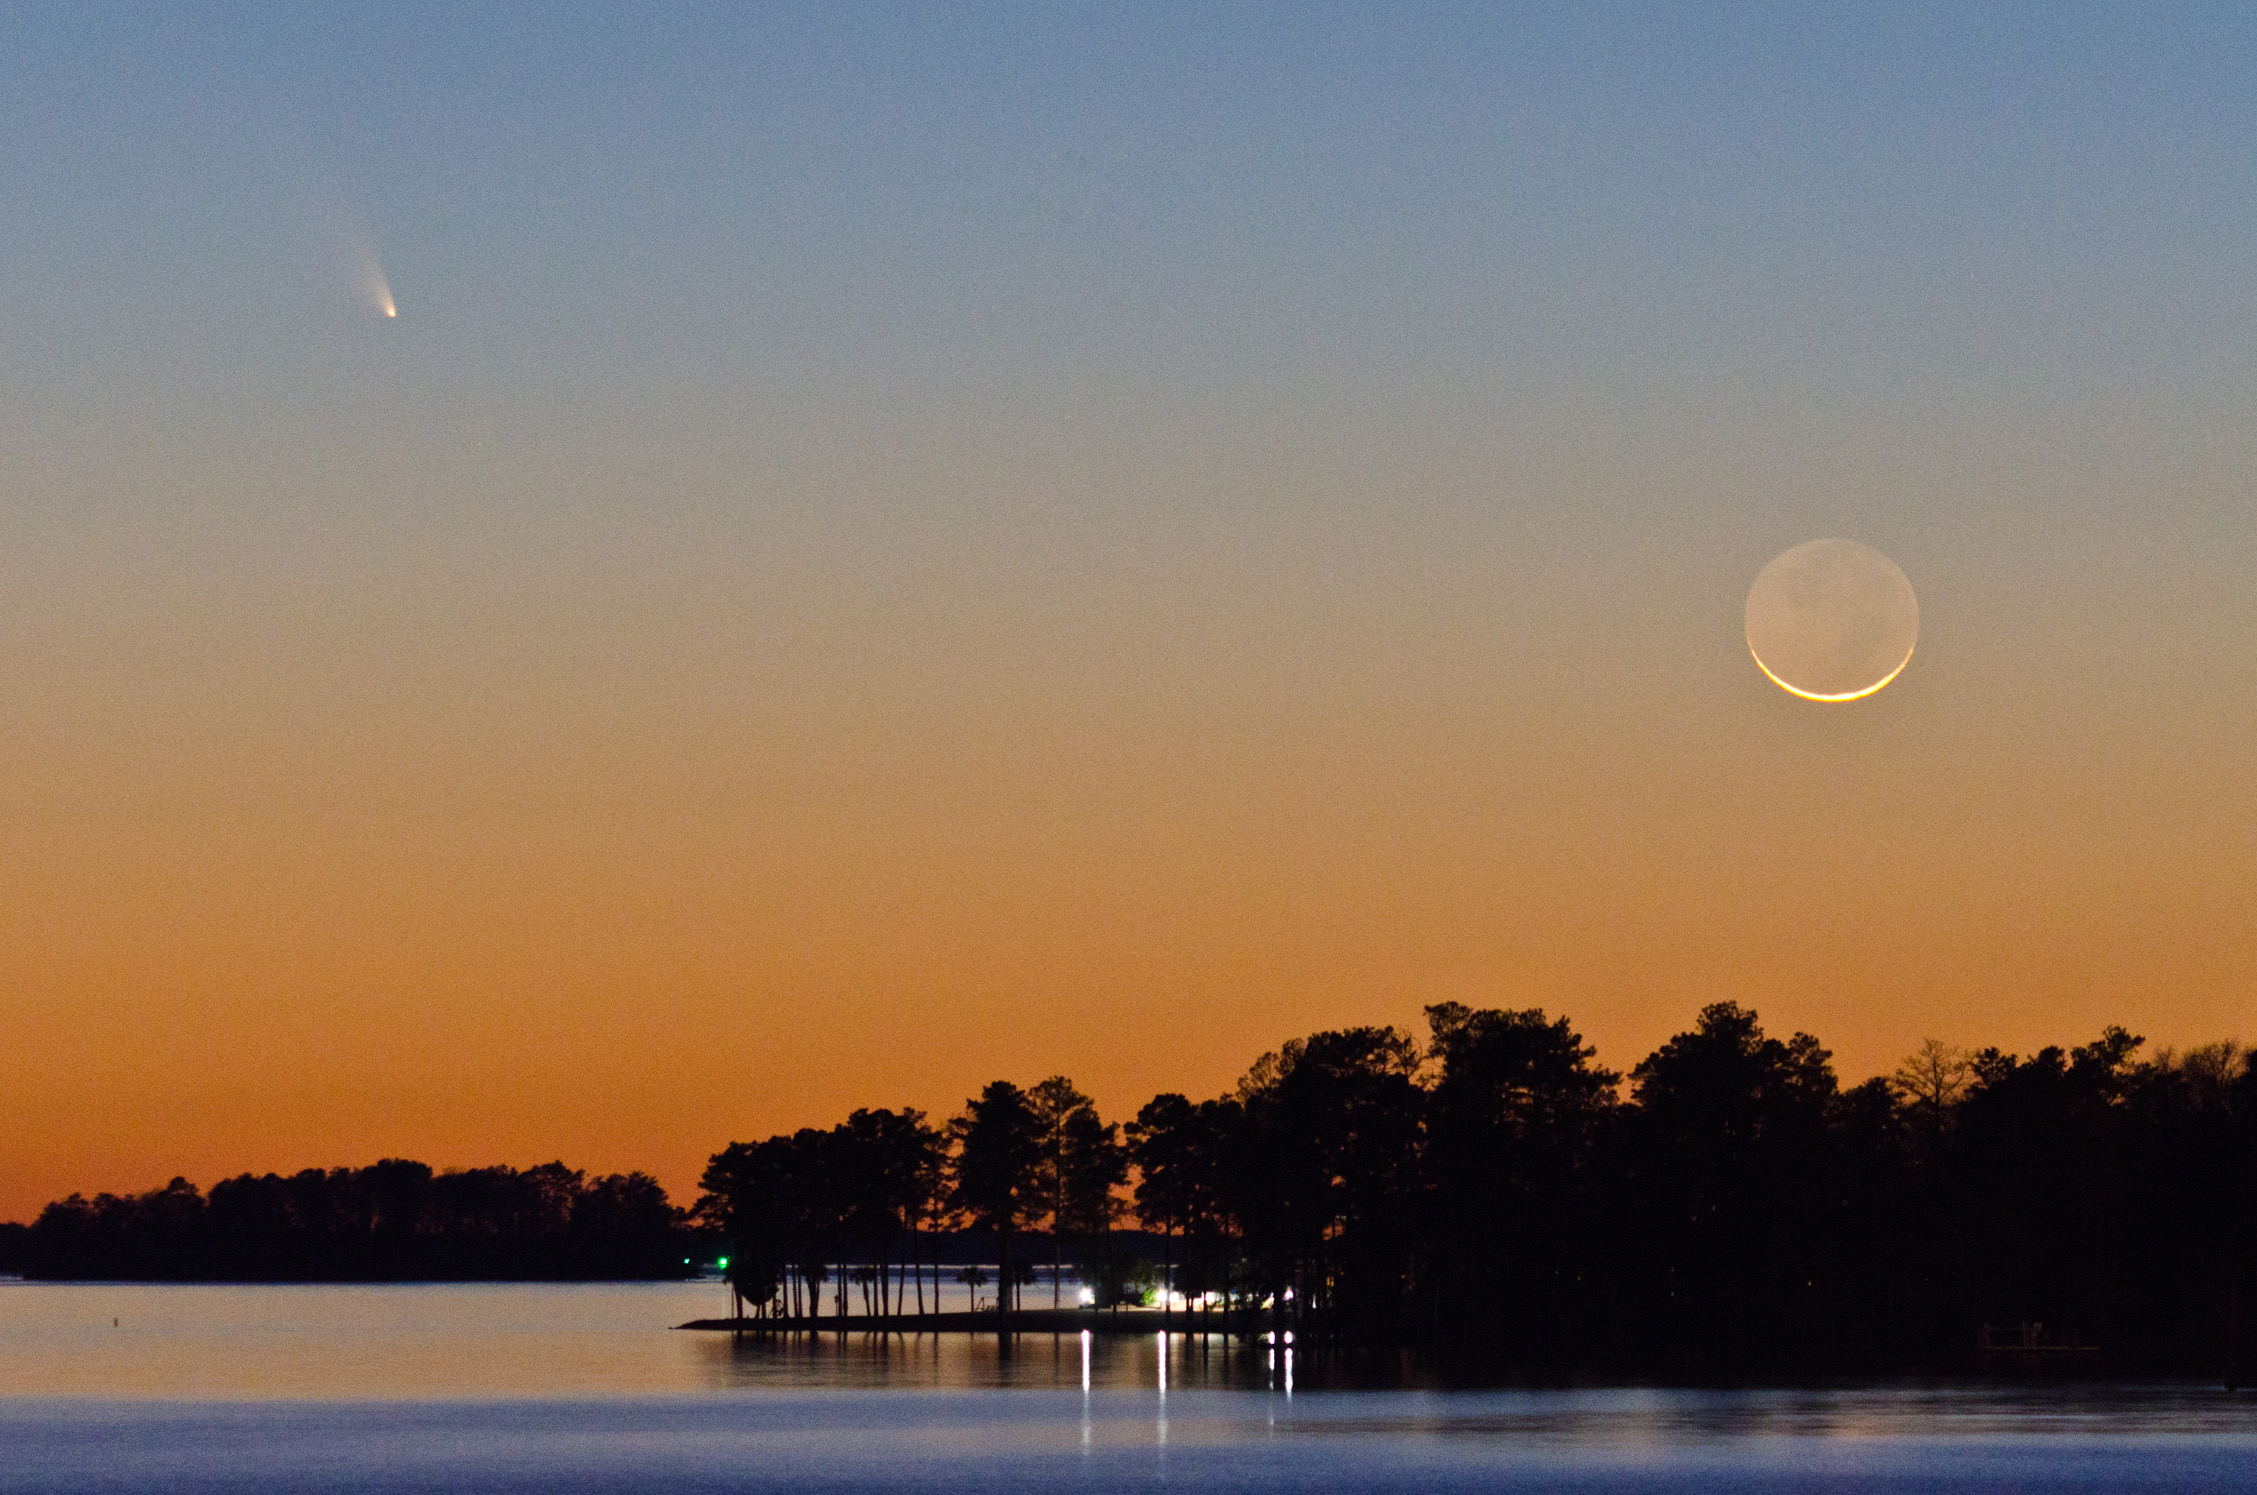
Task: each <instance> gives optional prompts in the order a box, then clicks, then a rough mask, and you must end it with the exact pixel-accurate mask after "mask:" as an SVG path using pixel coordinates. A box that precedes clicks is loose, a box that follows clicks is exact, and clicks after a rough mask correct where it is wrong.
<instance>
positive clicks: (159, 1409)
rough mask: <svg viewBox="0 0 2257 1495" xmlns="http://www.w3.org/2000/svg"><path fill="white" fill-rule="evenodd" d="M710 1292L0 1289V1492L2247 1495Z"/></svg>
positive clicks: (2044, 1411) (2096, 1453)
mask: <svg viewBox="0 0 2257 1495" xmlns="http://www.w3.org/2000/svg"><path fill="white" fill-rule="evenodd" d="M719 1302H720V1289H719V1288H718V1287H716V1286H713V1285H711V1284H684V1285H665V1286H635V1287H609V1286H602V1287H581V1286H566V1287H524V1286H501V1287H493V1286H462V1287H280V1288H212V1287H99V1286H95V1287H84V1286H68V1287H65V1286H44V1285H0V1491H31V1490H41V1491H44V1490H142V1489H181V1490H199V1491H224V1490H254V1489H255V1490H260V1491H347V1490H351V1491H362V1490H368V1491H373V1490H460V1489H475V1490H511V1491H514V1490H562V1491H595V1490H722V1489H779V1490H782V1489H791V1490H803V1491H804V1490H823V1489H850V1488H851V1489H888V1490H890V1489H900V1490H910V1489H916V1490H925V1491H933V1490H941V1491H949V1490H975V1489H1027V1490H1034V1489H1059V1488H1069V1487H1070V1488H1083V1489H1101V1490H1130V1489H1144V1488H1148V1487H1150V1488H1157V1487H1161V1486H1179V1485H1180V1486H1197V1487H1200V1488H1214V1489H1226V1490H1285V1489H1305V1488H1317V1487H1321V1488H1328V1489H1344V1490H1422V1491H1433V1490H1445V1491H1447V1490H1458V1489H1475V1488H1479V1489H1506V1490H1522V1489H1529V1490H1533V1489H1561V1490H1624V1489H1627V1490H1653V1491H1671V1490H1688V1491H1690V1490H1699V1491H1710V1490H1717V1491H1721V1490H1742V1489H1758V1490H1806V1489H1807V1490H1818V1489H1825V1490H1933V1489H1947V1490H1970V1491H1973V1490H2137V1489H2153V1490H2215V1491H2226V1490H2248V1491H2253V1492H2257V1398H2250V1397H2243V1398H2241V1399H2239V1400H2236V1399H2233V1398H2228V1397H2226V1396H2224V1395H2222V1394H2220V1393H2218V1392H2216V1391H2214V1390H2210V1389H2206V1388H2198V1387H2178V1388H2174V1387H2137V1388H2094V1387H2064V1388H2050V1389H2028V1388H2025V1389H2008V1388H1981V1387H1885V1388H1874V1389H1863V1390H1849V1391H1822V1392H1821V1391H1776V1392H1685V1391H1651V1390H1593V1391H1569V1392H1465V1391H1451V1392H1440V1391H1382V1392H1369V1391H1367V1392H1340V1391H1325V1392H1318V1391H1313V1390H1311V1389H1310V1387H1309V1384H1308V1379H1309V1378H1308V1376H1307V1375H1306V1368H1305V1367H1304V1368H1302V1370H1303V1373H1302V1374H1300V1375H1299V1376H1297V1377H1293V1378H1292V1379H1291V1380H1290V1381H1289V1379H1288V1377H1289V1373H1290V1372H1291V1370H1292V1367H1290V1365H1289V1364H1288V1363H1286V1362H1285V1361H1284V1359H1283V1358H1282V1356H1280V1355H1276V1354H1270V1353H1265V1352H1251V1353H1243V1354H1238V1355H1230V1354H1225V1353H1223V1352H1221V1351H1220V1350H1219V1349H1218V1348H1217V1347H1215V1346H1212V1345H1207V1344H1204V1343H1202V1342H1200V1341H1196V1340H1187V1339H1185V1338H1183V1337H1181V1336H1177V1337H1176V1338H1175V1339H1173V1340H1171V1341H1170V1342H1169V1344H1168V1346H1167V1347H1166V1350H1165V1352H1164V1353H1163V1349H1162V1345H1161V1343H1160V1341H1159V1339H1158V1338H1157V1336H1152V1337H1143V1336H1139V1337H1135V1338H1126V1339H1111V1338H1092V1339H1089V1340H1086V1341H1085V1340H1083V1339H1081V1338H1080V1337H1079V1336H1060V1337H1057V1338H1055V1339H1053V1338H1051V1337H1048V1336H1044V1337H1040V1338H1031V1337H1030V1338H1028V1339H1025V1340H1022V1341H1021V1342H1020V1344H1019V1346H1018V1348H1017V1350H1016V1352H1015V1353H1013V1354H1010V1355H1008V1356H1005V1355H1000V1354H999V1353H998V1352H997V1347H996V1344H995V1342H994V1340H993V1339H978V1340H974V1339H968V1338H950V1339H945V1340H938V1341H936V1340H933V1339H929V1338H928V1339H924V1340H895V1341H892V1342H890V1343H883V1342H880V1343H872V1342H868V1341H865V1340H863V1339H861V1338H859V1337H850V1338H848V1339H847V1340H846V1341H844V1342H843V1343H842V1342H840V1341H838V1340H836V1339H825V1340H823V1341H819V1342H817V1343H815V1344H812V1345H810V1344H807V1343H804V1342H802V1343H800V1344H797V1345H794V1346H790V1347H785V1348H777V1347H773V1346H762V1345H757V1344H749V1343H748V1344H737V1343H733V1342H732V1341H731V1340H730V1339H729V1338H728V1337H727V1336H724V1335H707V1334H689V1333H674V1332H670V1331H668V1330H667V1329H666V1328H665V1326H666V1325H668V1324H672V1323H676V1322H680V1321H681V1320H683V1319H687V1318H691V1317H696V1316H701V1315H705V1314H710V1313H713V1312H715V1311H717V1308H718V1305H719Z"/></svg>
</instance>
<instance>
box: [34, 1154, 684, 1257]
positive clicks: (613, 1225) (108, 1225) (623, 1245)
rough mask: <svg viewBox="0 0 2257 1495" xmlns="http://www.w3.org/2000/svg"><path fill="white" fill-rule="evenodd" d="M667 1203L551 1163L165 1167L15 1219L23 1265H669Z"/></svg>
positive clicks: (632, 1179) (622, 1180) (675, 1248)
mask: <svg viewBox="0 0 2257 1495" xmlns="http://www.w3.org/2000/svg"><path fill="white" fill-rule="evenodd" d="M691 1254H694V1253H693V1250H692V1248H691V1245H690V1241H689V1239H688V1237H687V1236H686V1234H685V1230H684V1222H683V1220H682V1217H681V1213H680V1212H679V1211H678V1210H676V1209H675V1208H674V1207H673V1206H672V1205H670V1204H668V1203H667V1200H666V1191H665V1190H664V1189H661V1188H660V1187H659V1186H658V1182H657V1180H656V1179H653V1178H652V1177H650V1176H649V1175H648V1174H644V1173H614V1174H609V1175H607V1176H604V1177H600V1178H589V1177H588V1176H587V1175H586V1174H584V1173H582V1172H580V1171H579V1170H578V1169H575V1168H567V1167H565V1166H564V1164H562V1163H545V1164H543V1165H541V1166H540V1167H538V1168H526V1169H516V1168H505V1167H496V1168H471V1169H465V1170H462V1171H458V1172H448V1173H434V1172H433V1171H432V1170H431V1169H430V1168H429V1167H428V1166H427V1165H425V1164H422V1163H416V1162H409V1161H406V1160H404V1159H399V1158H388V1159H386V1160H384V1161H383V1162H380V1163H375V1164H372V1165H370V1166H369V1167H366V1168H333V1169H329V1170H327V1171H324V1170H322V1169H319V1168H309V1169H307V1170H305V1171H304V1172H302V1173H295V1174H292V1175H291V1176H290V1177H288V1178H284V1177H281V1176H280V1175H278V1174H273V1173H268V1174H264V1175H258V1174H250V1173H246V1174H242V1175H240V1176H239V1177H236V1178H229V1179H222V1180H221V1181H220V1182H218V1183H216V1184H213V1185H212V1188H211V1192H210V1194H209V1195H205V1194H202V1193H199V1192H198V1191H197V1189H196V1186H195V1185H194V1184H191V1183H190V1182H188V1180H186V1179H184V1178H176V1179H174V1180H172V1182H170V1183H168V1184H166V1185H165V1186H164V1187H163V1188H161V1189H152V1190H150V1191H149V1192H147V1193H145V1194H128V1195H118V1194H101V1195H97V1196H96V1197H95V1198H93V1199H91V1200H89V1199H86V1198H84V1197H82V1196H80V1195H77V1194H73V1195H72V1196H71V1197H70V1198H68V1199H64V1200H60V1201H58V1202H56V1203H54V1204H50V1205H48V1206H47V1208H46V1209H45V1210H43V1211H41V1213H40V1216H39V1218H38V1219H37V1220H36V1221H34V1222H33V1224H32V1226H31V1228H30V1230H29V1231H28V1232H26V1234H25V1238H24V1242H23V1249H22V1252H21V1266H22V1270H23V1272H24V1274H25V1275H27V1276H31V1277H47V1278H75V1279H79V1280H101V1279H125V1280H137V1281H159V1282H165V1281H189V1282H193V1281H230V1282H338V1281H348V1282H350V1281H365V1282H389V1281H470V1280H498V1279H509V1280H591V1279H611V1280H618V1279H647V1278H664V1277H680V1276H683V1275H685V1274H686V1273H687V1271H688V1266H687V1264H686V1263H685V1261H684V1257H685V1256H688V1255H691Z"/></svg>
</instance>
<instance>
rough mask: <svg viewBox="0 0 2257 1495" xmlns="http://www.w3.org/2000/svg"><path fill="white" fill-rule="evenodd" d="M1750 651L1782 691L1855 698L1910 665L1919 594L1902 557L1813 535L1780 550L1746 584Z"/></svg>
mask: <svg viewBox="0 0 2257 1495" xmlns="http://www.w3.org/2000/svg"><path fill="white" fill-rule="evenodd" d="M1747 633H1748V652H1749V653H1751V654H1753V655H1754V656H1755V663H1756V668H1758V669H1760V670H1762V671H1763V673H1764V674H1766V675H1768V676H1770V677H1771V680H1772V683H1773V684H1775V685H1777V686H1778V687H1779V688H1780V689H1782V690H1785V691H1789V692H1792V693H1793V694H1795V695H1798V696H1801V697H1802V698H1803V699H1805V700H1809V701H1855V700H1858V699H1860V698H1861V697H1864V696H1869V695H1871V694H1873V692H1875V691H1877V690H1879V689H1880V688H1881V687H1882V686H1884V685H1887V684H1888V683H1889V682H1890V681H1891V680H1894V679H1895V678H1896V677H1897V676H1898V675H1900V674H1902V673H1903V672H1904V667H1905V666H1906V665H1907V664H1910V663H1911V662H1912V649H1913V645H1914V644H1915V643H1917V642H1918V641H1919V638H1920V600H1919V598H1917V597H1916V596H1914V595H1913V591H1912V583H1911V582H1910V581H1907V580H1906V579H1905V575H1904V573H1903V572H1902V571H1900V570H1898V569H1897V566H1896V562H1894V561H1892V560H1890V559H1889V558H1888V557H1887V556H1885V555H1883V554H1881V552H1879V551H1878V550H1875V549H1874V548H1873V547H1872V546H1870V545H1861V544H1859V543H1858V542H1857V541H1855V540H1812V541H1809V542H1808V543H1806V544H1802V545H1797V546H1796V547H1795V548H1794V549H1792V550H1789V551H1787V552H1785V553H1784V554H1782V555H1779V556H1777V557H1775V558H1774V559H1773V560H1772V562H1771V564H1770V565H1768V566H1765V567H1764V568H1763V570H1762V572H1761V573H1760V574H1758V575H1757V577H1756V579H1755V585H1754V586H1752V587H1750V588H1749V589H1748V605H1747Z"/></svg>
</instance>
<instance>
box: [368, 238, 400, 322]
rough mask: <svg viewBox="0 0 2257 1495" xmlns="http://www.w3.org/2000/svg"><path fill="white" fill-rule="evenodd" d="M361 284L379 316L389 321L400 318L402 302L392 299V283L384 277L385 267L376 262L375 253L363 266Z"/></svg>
mask: <svg viewBox="0 0 2257 1495" xmlns="http://www.w3.org/2000/svg"><path fill="white" fill-rule="evenodd" d="M361 284H362V288H363V289H364V290H365V291H366V293H367V295H368V303H369V305H370V306H372V307H374V308H375V309H376V314H377V315H378V316H380V317H382V318H383V319H384V320H385V321H387V322H396V321H398V320H399V316H400V304H399V303H398V302H397V301H394V300H393V299H392V284H391V282H390V281H388V280H386V279H385V278H384V270H383V267H382V266H380V265H378V264H377V263H376V256H375V255H373V254H372V255H370V256H368V259H367V262H366V264H365V265H364V267H363V270H362V281H361Z"/></svg>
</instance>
